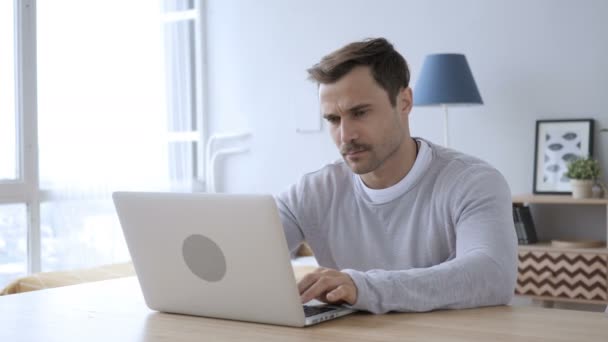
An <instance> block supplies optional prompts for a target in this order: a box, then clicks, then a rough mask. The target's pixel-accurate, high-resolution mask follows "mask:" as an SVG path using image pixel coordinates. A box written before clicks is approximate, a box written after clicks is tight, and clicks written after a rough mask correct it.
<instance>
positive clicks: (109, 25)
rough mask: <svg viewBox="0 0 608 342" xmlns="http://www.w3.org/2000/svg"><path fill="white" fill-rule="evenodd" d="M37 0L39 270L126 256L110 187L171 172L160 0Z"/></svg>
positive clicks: (161, 186)
mask: <svg viewBox="0 0 608 342" xmlns="http://www.w3.org/2000/svg"><path fill="white" fill-rule="evenodd" d="M37 7H38V11H37V13H38V14H37V16H38V85H39V86H38V130H39V151H40V162H39V164H40V183H41V189H42V191H43V195H44V197H43V200H44V202H43V203H42V205H41V221H42V222H41V242H42V251H41V253H42V270H43V271H49V270H56V269H67V268H76V267H87V266H94V265H98V264H104V263H111V262H119V261H126V260H128V259H129V256H128V253H127V250H126V247H125V244H124V240H123V236H122V232H121V230H120V226H119V224H118V220H117V217H116V214H115V211H114V207H113V204H112V202H111V198H110V196H111V193H112V192H113V191H116V190H159V191H163V190H169V189H171V184H170V183H171V182H170V179H171V174H172V173H175V171H173V172H172V171H171V170H170V167H171V166H170V165H175V163H170V161H169V148H170V147H169V144H168V143H167V132H168V130H169V127H168V125H169V119H168V114H167V113H168V111H167V109H168V108H169V107H168V106H167V102H166V101H167V100H166V96H165V94H166V89H167V85H166V79H167V78H166V74H165V57H164V56H165V54H164V45H165V42H164V40H163V26H162V23H161V20H160V17H161V9H160V2H159V1H154V0H152V1H151V0H128V1H123V0H104V1H93V0H39V1H38V4H37ZM173 167H175V166H173Z"/></svg>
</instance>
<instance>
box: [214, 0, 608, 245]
mask: <svg viewBox="0 0 608 342" xmlns="http://www.w3.org/2000/svg"><path fill="white" fill-rule="evenodd" d="M606 13H608V2H607V1H603V0H596V1H592V0H586V1H565V0H537V1H525V0H509V1H484V0H460V1H449V0H442V1H438V0H435V1H428V0H417V1H390V0H385V1H364V0H355V1H353V0H335V1H326V0H308V1H285V0H262V1H236V0H208V15H209V17H208V19H209V20H208V23H207V24H208V27H207V37H208V41H207V44H208V62H209V110H210V113H211V122H210V127H211V131H212V132H222V131H234V130H237V131H238V130H250V131H252V132H253V137H252V139H251V140H250V142H249V145H250V147H251V152H250V153H248V154H244V155H240V156H234V157H230V158H229V159H226V160H225V161H224V162H223V163H222V167H221V169H220V170H219V173H220V174H222V179H221V180H220V182H219V187H220V188H221V189H222V190H223V191H226V192H277V191H280V190H282V189H284V188H285V187H287V186H288V185H289V184H291V183H293V182H294V181H296V180H297V178H298V177H299V176H300V175H301V174H302V173H303V172H306V171H309V170H314V169H316V168H318V167H319V166H321V165H322V164H324V163H326V162H328V161H331V160H334V159H336V158H339V155H338V154H337V152H336V150H335V147H334V145H333V144H332V143H331V141H330V140H329V138H328V135H327V132H326V131H324V132H319V133H313V134H298V133H296V132H295V129H296V119H295V118H296V117H306V116H309V117H310V115H313V116H314V115H316V113H315V112H316V111H317V107H316V106H317V104H316V103H312V102H313V101H314V99H315V96H314V94H313V93H311V92H312V91H314V90H312V89H313V88H311V87H310V85H309V84H308V83H307V81H306V80H305V78H306V73H305V69H306V68H308V67H309V66H311V65H312V64H314V63H315V62H317V61H318V60H319V59H320V58H321V57H322V56H323V55H325V54H326V53H328V52H331V51H332V50H334V49H336V48H338V47H340V46H342V45H344V44H346V43H348V42H351V41H353V40H359V39H362V38H366V37H377V36H384V37H386V38H388V39H389V40H390V41H392V42H393V43H394V45H395V47H396V48H397V49H398V50H399V51H400V52H401V53H402V54H403V55H404V56H405V57H406V59H407V60H408V62H409V65H410V67H411V70H412V83H413V85H414V89H415V81H416V79H417V78H418V73H419V71H420V68H421V66H422V62H423V60H424V57H425V55H427V54H429V53H437V52H458V53H464V54H466V56H467V59H468V61H469V64H470V66H471V68H472V70H473V74H474V76H475V79H476V81H477V85H478V87H479V89H480V91H481V94H482V97H483V100H484V102H485V104H484V105H483V106H477V107H460V108H453V109H451V110H450V121H449V123H450V136H451V145H452V147H454V148H456V149H458V150H461V151H463V152H466V153H470V154H472V155H475V156H478V157H481V158H483V159H485V160H487V161H488V162H490V163H491V164H493V165H494V166H496V167H497V168H498V169H499V170H500V171H501V172H502V173H503V174H504V175H505V177H506V179H507V181H508V182H509V185H510V186H511V189H512V192H513V193H528V192H531V191H532V170H533V160H534V135H535V121H536V120H537V119H551V118H594V119H596V128H598V129H599V127H608V113H607V112H606V108H607V103H606V92H607V91H608V85H607V83H606V80H607V79H608V57H607V56H608V39H607V38H606V32H608V21H607V20H605V17H606ZM410 126H411V130H412V134H413V135H415V136H421V137H426V138H428V139H430V140H432V141H437V142H441V141H442V112H441V109H440V108H414V109H413V111H412V114H411V125H410ZM598 129H596V131H597V130H598ZM595 150H596V153H595V154H596V156H598V157H600V158H601V159H602V167H603V169H604V170H607V171H608V153H607V151H608V133H604V134H603V136H600V135H599V134H597V135H596V139H595ZM606 179H607V178H606V176H605V175H604V180H606ZM560 209H562V208H560ZM563 209H564V210H560V212H559V214H558V216H559V215H562V217H570V218H571V219H570V220H565V221H568V222H570V223H571V224H572V222H573V221H574V224H576V225H579V226H580V227H579V228H581V230H580V231H578V230H573V229H570V227H571V226H570V227H567V228H565V230H566V231H567V232H566V233H564V234H566V235H568V234H572V235H573V236H574V237H576V236H585V237H590V238H598V237H599V238H601V237H602V236H604V234H605V229H606V228H605V227H606V224H605V221H604V220H605V215H606V213H605V209H604V210H602V209H601V208H592V209H585V210H583V211H582V212H584V213H581V214H579V213H578V212H577V210H578V209H577V208H570V207H568V208H563ZM596 209H597V210H596ZM543 210H544V213H543ZM536 211H537V212H538V213H539V215H540V216H539V224H540V225H541V227H539V229H540V230H541V237H545V238H547V237H549V236H550V235H551V229H549V228H548V227H546V226H545V225H544V224H543V222H549V221H551V222H554V221H557V223H559V222H560V221H561V220H548V219H547V218H546V217H544V216H548V215H554V214H555V211H549V212H547V208H538V209H537V210H536ZM543 215H544V216H543ZM572 218H574V219H572ZM563 230H564V228H559V229H557V230H556V231H557V232H558V235H560V234H562V233H560V232H562V231H563Z"/></svg>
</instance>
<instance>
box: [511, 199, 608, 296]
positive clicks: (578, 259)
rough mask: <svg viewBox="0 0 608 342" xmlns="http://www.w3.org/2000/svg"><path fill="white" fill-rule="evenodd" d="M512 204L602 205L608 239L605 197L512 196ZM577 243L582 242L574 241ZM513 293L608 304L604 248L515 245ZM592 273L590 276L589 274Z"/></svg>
mask: <svg viewBox="0 0 608 342" xmlns="http://www.w3.org/2000/svg"><path fill="white" fill-rule="evenodd" d="M512 201H513V203H514V204H523V205H525V204H540V205H550V204H554V205H555V204H558V205H559V204H566V205H571V204H574V205H593V206H598V205H599V206H600V207H604V208H606V209H604V210H605V211H606V218H605V220H606V221H607V226H606V235H605V237H606V238H605V240H608V198H585V199H576V198H573V197H572V196H570V195H533V194H522V195H515V196H513V198H512ZM578 242H580V243H581V244H582V243H583V242H584V241H578ZM517 254H518V259H519V264H518V275H517V286H516V289H515V293H516V294H517V295H521V296H527V297H530V298H533V299H539V300H543V301H564V302H576V303H590V304H591V303H593V304H608V289H607V287H608V248H607V247H606V242H605V241H604V243H603V246H601V247H580V246H577V244H576V241H574V243H572V244H568V243H567V242H562V244H561V245H559V246H556V245H552V244H551V243H550V242H541V243H536V244H530V245H519V246H518V253H517ZM590 274H591V275H592V276H591V277H590V276H589V275H590Z"/></svg>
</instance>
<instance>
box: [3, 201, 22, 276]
mask: <svg viewBox="0 0 608 342" xmlns="http://www.w3.org/2000/svg"><path fill="white" fill-rule="evenodd" d="M25 221H26V210H25V205H24V204H3V205H0V288H1V287H2V286H4V285H5V284H7V283H9V282H10V281H11V279H14V278H15V277H18V276H22V275H24V274H25V273H26V272H27V226H26V224H25Z"/></svg>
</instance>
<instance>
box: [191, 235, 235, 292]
mask: <svg viewBox="0 0 608 342" xmlns="http://www.w3.org/2000/svg"><path fill="white" fill-rule="evenodd" d="M182 254H183V256H184V261H185V262H186V265H188V268H189V269H190V271H192V273H194V275H196V276H197V277H199V278H201V279H203V280H206V281H209V282H216V281H220V280H222V278H224V275H226V258H225V257H224V253H222V250H221V249H220V247H219V246H218V245H217V244H216V243H215V242H213V241H212V240H211V239H209V238H208V237H206V236H203V235H199V234H193V235H190V236H188V237H187V238H186V239H185V240H184V244H183V246H182Z"/></svg>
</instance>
